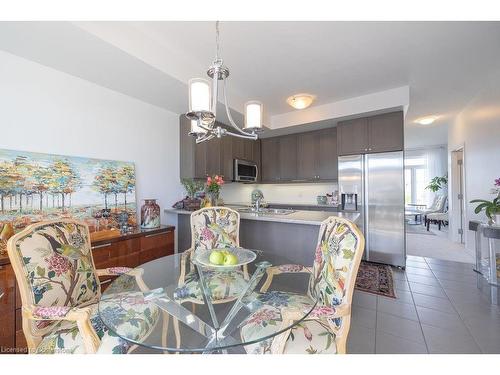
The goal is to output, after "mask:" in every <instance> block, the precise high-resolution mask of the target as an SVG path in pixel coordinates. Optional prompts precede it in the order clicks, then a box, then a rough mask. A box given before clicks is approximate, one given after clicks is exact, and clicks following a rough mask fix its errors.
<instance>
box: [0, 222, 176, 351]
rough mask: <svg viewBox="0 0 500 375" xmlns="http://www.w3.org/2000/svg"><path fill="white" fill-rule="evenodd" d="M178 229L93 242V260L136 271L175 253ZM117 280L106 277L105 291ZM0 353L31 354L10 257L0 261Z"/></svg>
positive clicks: (104, 265) (103, 265)
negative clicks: (175, 236) (28, 349)
mask: <svg viewBox="0 0 500 375" xmlns="http://www.w3.org/2000/svg"><path fill="white" fill-rule="evenodd" d="M174 229H175V228H174V227H172V226H163V227H160V228H158V229H151V230H140V229H138V230H136V231H135V232H134V233H131V234H127V235H124V236H120V237H114V238H111V239H108V240H99V241H93V242H92V246H91V248H92V256H93V258H94V263H95V266H96V268H97V269H103V268H109V267H117V266H123V267H130V268H134V267H137V266H139V265H141V264H143V263H146V262H149V261H152V260H155V259H157V258H161V257H163V256H167V255H171V254H173V253H174ZM113 279H114V277H112V276H110V277H102V278H100V281H101V289H102V290H103V291H104V290H105V289H106V288H107V286H108V285H109V283H110V282H111V281H112V280H113ZM2 292H3V296H2V297H1V298H0V316H1V318H2V319H1V322H0V353H4V354H7V353H27V344H26V339H25V337H24V333H23V330H22V315H21V306H22V303H21V297H20V295H19V291H18V288H17V284H16V279H15V276H14V272H13V270H12V266H11V265H10V263H9V260H8V258H7V257H5V256H3V257H1V258H0V294H1V293H2Z"/></svg>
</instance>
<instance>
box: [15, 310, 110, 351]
mask: <svg viewBox="0 0 500 375" xmlns="http://www.w3.org/2000/svg"><path fill="white" fill-rule="evenodd" d="M90 314H91V310H90V308H89V307H81V308H79V307H71V306H49V307H43V306H30V307H25V306H23V315H24V316H25V317H26V318H28V319H32V320H68V321H73V322H76V325H77V326H78V330H79V331H80V334H81V335H82V340H83V344H84V346H85V351H86V352H87V353H96V352H97V349H98V348H99V345H100V344H101V340H100V339H99V337H98V336H97V333H96V332H95V330H94V327H92V323H91V322H90Z"/></svg>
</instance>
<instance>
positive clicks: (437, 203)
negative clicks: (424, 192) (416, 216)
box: [416, 194, 448, 225]
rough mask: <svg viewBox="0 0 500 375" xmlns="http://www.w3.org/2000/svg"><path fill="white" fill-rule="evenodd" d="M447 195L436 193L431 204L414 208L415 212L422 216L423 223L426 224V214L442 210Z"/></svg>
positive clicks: (443, 209)
mask: <svg viewBox="0 0 500 375" xmlns="http://www.w3.org/2000/svg"><path fill="white" fill-rule="evenodd" d="M447 199H448V197H447V196H446V195H441V194H437V195H436V196H434V200H433V201H432V204H431V205H430V206H429V207H428V208H425V209H423V210H416V212H418V213H420V214H422V215H423V216H424V224H425V225H427V216H428V215H429V214H432V213H436V212H444V211H445V207H446V202H447Z"/></svg>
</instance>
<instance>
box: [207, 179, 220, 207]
mask: <svg viewBox="0 0 500 375" xmlns="http://www.w3.org/2000/svg"><path fill="white" fill-rule="evenodd" d="M222 185H224V179H223V178H222V176H219V175H215V176H208V177H207V182H206V184H205V191H206V192H207V195H208V198H209V199H210V205H211V206H212V207H214V206H217V201H218V200H219V194H220V189H221V187H222Z"/></svg>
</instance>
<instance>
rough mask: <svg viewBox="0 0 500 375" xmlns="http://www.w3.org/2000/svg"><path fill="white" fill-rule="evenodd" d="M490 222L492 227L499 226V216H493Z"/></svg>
mask: <svg viewBox="0 0 500 375" xmlns="http://www.w3.org/2000/svg"><path fill="white" fill-rule="evenodd" d="M492 221H493V224H494V225H498V226H500V214H495V215H493V217H492Z"/></svg>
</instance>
